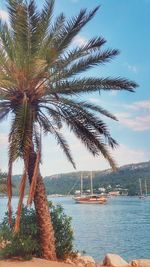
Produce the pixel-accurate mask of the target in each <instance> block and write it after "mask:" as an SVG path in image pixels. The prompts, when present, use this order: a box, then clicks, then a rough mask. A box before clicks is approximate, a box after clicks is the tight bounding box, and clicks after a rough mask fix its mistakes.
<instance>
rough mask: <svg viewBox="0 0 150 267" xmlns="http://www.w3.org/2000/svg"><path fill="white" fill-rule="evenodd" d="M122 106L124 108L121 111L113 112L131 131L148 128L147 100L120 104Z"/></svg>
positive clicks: (149, 126) (149, 122) (148, 103)
mask: <svg viewBox="0 0 150 267" xmlns="http://www.w3.org/2000/svg"><path fill="white" fill-rule="evenodd" d="M122 108H124V111H123V112H120V113H119V112H117V113H116V114H115V115H116V117H117V118H118V119H119V121H120V123H121V124H123V125H125V126H127V127H128V128H130V129H132V130H133V131H140V132H142V131H148V130H150V101H149V100H143V101H138V102H134V103H132V104H130V105H122ZM126 110H127V112H126Z"/></svg>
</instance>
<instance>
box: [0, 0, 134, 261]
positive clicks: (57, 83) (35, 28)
mask: <svg viewBox="0 0 150 267" xmlns="http://www.w3.org/2000/svg"><path fill="white" fill-rule="evenodd" d="M6 3H7V8H8V13H9V23H2V21H1V23H0V120H1V121H2V120H3V119H6V118H7V116H8V114H9V116H11V129H10V134H9V166H8V167H9V168H8V197H9V201H8V207H9V215H11V197H12V186H11V185H12V181H11V177H12V167H13V163H14V161H15V160H16V159H18V158H21V159H22V160H23V163H24V173H23V176H22V179H21V184H20V197H19V204H18V210H17V218H16V225H15V229H14V231H15V232H17V231H18V230H19V223H20V215H21V206H22V201H23V196H24V188H25V184H26V179H29V182H30V189H29V196H28V204H31V203H32V201H33V200H34V204H35V209H36V214H37V222H38V224H39V229H40V237H41V246H42V250H43V257H45V258H48V259H55V258H56V254H55V245H54V233H53V228H52V225H51V219H50V213H49V208H48V204H47V198H46V194H45V188H44V183H43V179H42V177H41V174H40V159H41V139H42V134H43V133H44V134H49V133H50V134H53V135H54V137H55V138H56V140H57V142H58V144H59V145H60V147H61V148H62V150H63V151H64V153H65V154H66V157H67V159H68V160H69V161H70V162H71V163H72V165H73V166H74V167H75V163H74V160H73V158H72V155H71V152H70V149H69V147H68V144H67V141H66V140H65V138H64V136H63V135H62V133H61V128H62V126H63V125H64V124H66V125H67V126H68V128H69V130H70V131H72V132H73V133H74V134H75V135H76V136H77V138H78V139H80V141H81V142H82V143H83V144H84V145H85V146H86V148H87V149H88V151H89V152H90V153H92V154H93V156H98V155H99V154H102V155H103V156H104V158H105V159H106V160H107V161H108V162H109V164H110V166H111V167H112V168H113V169H115V168H116V164H115V162H114V160H113V158H112V157H111V154H110V152H109V147H111V148H114V147H115V146H116V145H117V142H116V141H115V140H114V139H113V138H112V137H111V135H110V132H109V130H108V128H107V125H106V124H105V123H104V122H103V120H102V116H107V117H109V118H111V119H114V120H116V117H115V116H113V115H112V114H111V113H109V112H108V111H106V110H105V109H103V108H102V107H99V106H97V105H94V104H90V103H88V102H86V101H80V100H79V96H82V95H83V93H91V92H96V91H98V92H100V91H101V90H127V91H130V92H133V91H134V88H136V86H137V84H136V83H135V82H133V81H130V80H128V79H125V78H120V77H118V78H110V77H105V78H101V77H99V75H97V76H96V77H87V76H83V73H84V72H86V71H87V70H89V69H90V68H92V67H94V66H96V65H101V64H104V63H106V62H108V61H110V60H111V59H112V58H114V57H115V56H116V55H118V53H119V52H118V50H116V49H103V50H102V47H103V45H104V44H105V43H106V41H105V39H104V38H102V37H96V38H92V39H90V40H89V41H87V43H86V44H83V45H81V46H79V47H75V45H72V41H73V40H74V37H76V36H77V34H78V33H79V32H80V30H81V29H82V28H83V27H84V26H85V25H86V24H87V23H88V22H89V21H90V20H91V19H92V18H93V17H94V16H95V14H96V12H97V10H98V8H99V7H96V8H95V9H94V10H92V11H90V12H88V11H87V10H86V9H82V10H81V11H80V13H79V14H78V15H77V16H74V17H72V18H71V19H68V20H66V18H65V16H64V14H63V13H61V14H60V15H59V16H57V17H56V19H55V20H53V19H52V17H53V8H54V0H46V1H45V4H44V6H43V9H42V11H39V10H37V7H36V4H35V1H34V0H29V1H25V0H6ZM10 218H11V216H10ZM10 222H11V220H10Z"/></svg>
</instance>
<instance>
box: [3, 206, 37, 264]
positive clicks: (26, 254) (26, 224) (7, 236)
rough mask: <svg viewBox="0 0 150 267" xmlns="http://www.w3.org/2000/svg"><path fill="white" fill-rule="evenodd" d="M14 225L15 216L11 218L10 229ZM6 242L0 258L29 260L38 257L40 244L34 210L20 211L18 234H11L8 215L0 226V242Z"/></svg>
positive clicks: (24, 209)
mask: <svg viewBox="0 0 150 267" xmlns="http://www.w3.org/2000/svg"><path fill="white" fill-rule="evenodd" d="M14 225H15V216H14V215H13V218H12V227H14ZM5 240H6V241H7V243H8V244H7V243H6V244H7V245H6V247H4V248H3V249H1V250H0V257H1V258H10V257H16V256H17V257H22V258H25V259H30V258H31V257H32V256H33V255H37V256H40V245H39V244H40V243H39V235H38V229H37V226H36V216H35V211H34V210H32V209H31V210H28V209H27V208H25V207H24V208H23V209H22V216H21V224H20V231H19V233H17V234H15V235H14V233H13V229H12V228H11V227H10V225H9V221H8V213H6V215H5V217H4V219H3V222H2V223H1V224H0V242H1V243H3V242H5Z"/></svg>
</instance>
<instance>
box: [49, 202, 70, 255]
mask: <svg viewBox="0 0 150 267" xmlns="http://www.w3.org/2000/svg"><path fill="white" fill-rule="evenodd" d="M49 205H50V209H51V218H52V223H53V228H54V233H55V238H56V254H57V257H58V258H61V259H62V258H64V257H65V256H67V255H69V254H71V253H73V230H72V227H71V217H69V216H67V215H66V214H65V213H64V210H63V207H62V206H61V205H57V206H56V207H55V206H54V205H52V203H51V202H50V204H49Z"/></svg>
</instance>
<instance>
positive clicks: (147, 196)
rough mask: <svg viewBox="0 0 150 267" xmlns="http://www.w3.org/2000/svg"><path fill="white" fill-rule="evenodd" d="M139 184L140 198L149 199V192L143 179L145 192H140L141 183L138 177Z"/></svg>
mask: <svg viewBox="0 0 150 267" xmlns="http://www.w3.org/2000/svg"><path fill="white" fill-rule="evenodd" d="M139 184H140V196H139V198H140V199H150V194H148V193H147V182H146V179H145V194H143V192H142V183H141V179H139Z"/></svg>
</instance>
